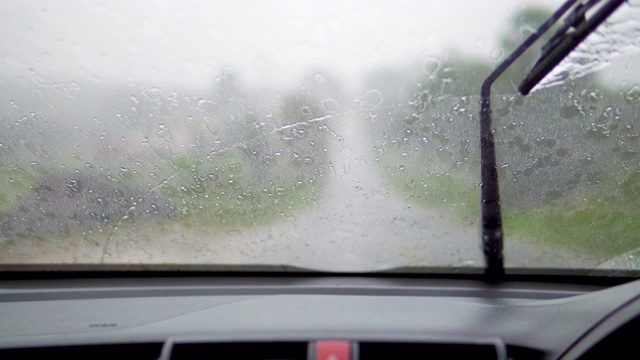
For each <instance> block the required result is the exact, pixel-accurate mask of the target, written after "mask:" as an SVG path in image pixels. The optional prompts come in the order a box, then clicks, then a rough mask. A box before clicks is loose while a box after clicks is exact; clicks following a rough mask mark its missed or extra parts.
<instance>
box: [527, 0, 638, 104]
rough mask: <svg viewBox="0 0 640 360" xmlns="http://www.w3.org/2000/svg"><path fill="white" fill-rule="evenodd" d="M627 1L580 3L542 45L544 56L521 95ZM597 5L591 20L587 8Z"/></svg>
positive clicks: (613, 0) (528, 90) (530, 75)
mask: <svg viewBox="0 0 640 360" xmlns="http://www.w3.org/2000/svg"><path fill="white" fill-rule="evenodd" d="M625 1H626V0H609V1H607V0H589V1H587V2H586V3H581V4H578V5H577V6H576V7H575V8H574V10H573V12H571V14H569V15H568V16H567V17H566V18H565V23H564V25H563V26H562V27H561V28H560V29H559V30H558V31H557V32H556V33H555V35H553V37H551V39H550V40H549V42H548V43H546V44H545V45H544V46H543V47H542V54H541V55H540V58H539V59H538V61H537V62H536V63H535V65H534V66H533V68H532V69H531V71H530V72H529V74H527V76H526V77H525V78H524V80H522V82H521V83H520V86H518V91H519V92H520V94H522V95H523V96H526V95H528V94H529V92H530V91H531V89H533V88H534V87H535V86H536V85H537V84H538V83H539V82H540V81H542V79H544V77H545V76H547V74H549V72H551V70H553V69H554V68H555V67H556V66H557V65H558V64H559V63H560V61H562V60H563V59H564V58H565V57H567V55H569V54H570V53H571V52H572V51H573V50H574V49H575V48H576V47H577V46H578V45H579V44H580V43H581V42H582V41H583V40H584V39H585V38H586V37H587V36H588V35H589V34H591V33H592V32H593V31H594V30H595V29H596V28H597V27H598V26H599V25H600V24H602V22H603V21H605V20H606V19H607V18H608V17H609V16H610V15H611V14H612V13H613V12H614V11H615V10H616V9H617V8H618V7H619V6H620V5H621V4H622V3H623V2H625ZM597 7H599V9H598V10H597V12H596V13H595V14H593V15H592V16H591V17H590V18H589V19H587V17H586V15H587V11H589V10H591V9H594V8H597Z"/></svg>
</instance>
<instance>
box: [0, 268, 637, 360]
mask: <svg viewBox="0 0 640 360" xmlns="http://www.w3.org/2000/svg"><path fill="white" fill-rule="evenodd" d="M4 275H5V276H4V277H3V280H2V281H0V359H32V358H42V357H61V358H71V359H75V358H98V359H102V358H104V359H107V358H109V359H113V358H136V359H200V358H202V359H204V358H206V359H314V360H316V359H317V360H343V359H344V360H357V359H365V360H366V359H383V358H384V359H388V358H395V359H418V358H420V359H423V358H436V359H437V358H474V359H476V358H477V359H508V358H509V359H558V358H561V359H591V358H634V357H636V356H634V355H637V354H634V351H633V349H634V345H635V342H634V339H635V337H636V334H638V330H640V321H638V320H637V318H638V315H640V281H629V280H619V281H613V280H606V279H605V280H604V281H599V282H594V281H589V279H588V278H587V279H586V280H585V279H583V278H579V279H581V281H577V282H576V281H573V280H572V279H571V278H568V277H565V278H563V277H555V278H549V279H550V280H549V279H547V280H545V278H544V277H538V278H537V279H535V280H531V279H527V278H511V279H507V281H504V282H502V283H499V284H490V283H486V282H484V281H482V279H481V278H480V277H477V278H473V277H466V276H449V277H438V276H431V277H418V276H396V275H374V276H364V275H362V276H360V275H357V274H313V275H308V274H286V273H282V274H277V273H272V274H230V275H229V274H227V275H223V274H214V275H205V274H179V275H177V274H175V273H174V274H173V275H170V274H156V275H153V276H149V275H144V274H130V273H128V274H124V273H122V274H119V275H115V276H114V275H108V274H83V275H81V276H78V277H73V276H70V275H65V276H45V277H46V278H38V277H37V276H33V275H29V276H22V277H21V276H18V277H16V276H8V274H4ZM165 275H166V276H165ZM41 276H42V275H41ZM110 276H112V277H110ZM576 279H578V278H576ZM624 281H627V282H624Z"/></svg>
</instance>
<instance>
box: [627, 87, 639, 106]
mask: <svg viewBox="0 0 640 360" xmlns="http://www.w3.org/2000/svg"><path fill="white" fill-rule="evenodd" d="M626 99H627V101H628V102H630V103H637V102H639V100H640V86H638V85H636V86H634V87H632V88H631V89H629V91H627V96H626Z"/></svg>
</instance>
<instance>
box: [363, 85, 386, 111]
mask: <svg viewBox="0 0 640 360" xmlns="http://www.w3.org/2000/svg"><path fill="white" fill-rule="evenodd" d="M364 98H365V101H366V102H367V104H368V105H369V106H372V107H376V106H378V105H380V103H381V102H382V94H381V93H380V91H378V90H376V89H372V90H369V91H367V92H366V93H365V94H364Z"/></svg>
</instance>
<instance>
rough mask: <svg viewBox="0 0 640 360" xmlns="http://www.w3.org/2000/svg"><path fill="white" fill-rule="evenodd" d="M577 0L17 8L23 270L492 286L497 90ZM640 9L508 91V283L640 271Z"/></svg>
mask: <svg viewBox="0 0 640 360" xmlns="http://www.w3.org/2000/svg"><path fill="white" fill-rule="evenodd" d="M560 4H561V2H558V1H542V2H532V1H512V0H505V1H499V0H485V1H474V2H463V1H447V2H437V3H435V2H423V1H408V0H407V1H384V0H379V1H356V0H354V1H342V0H340V1H337V0H336V1H293V0H291V1H273V2H272V1H235V2H216V1H202V2H199V1H193V2H189V3H188V4H186V5H185V4H182V3H179V2H173V1H162V2H156V1H135V2H125V1H104V2H100V1H92V2H82V1H65V2H56V3H52V2H46V1H3V2H0V6H2V11H0V22H1V23H2V24H3V31H2V32H0V44H1V45H0V46H1V49H2V50H1V52H0V53H1V54H2V55H1V58H2V62H1V63H0V69H2V70H1V71H0V94H1V96H0V127H1V129H2V130H1V131H0V264H4V265H10V264H41V265H50V266H51V267H52V268H55V266H56V265H60V264H77V265H97V266H100V265H123V264H124V265H138V266H143V267H144V266H151V265H175V266H178V267H179V266H188V265H204V266H211V268H213V269H215V267H216V266H226V265H247V266H260V265H276V266H280V265H284V266H292V267H301V268H306V269H312V270H326V271H358V272H360V271H377V270H386V269H393V268H413V267H416V268H421V269H423V271H430V269H431V270H433V269H445V271H453V270H454V269H470V270H473V269H475V268H478V269H479V268H483V267H484V260H483V254H482V248H481V235H480V222H479V219H480V217H479V208H480V206H479V189H480V155H479V154H480V144H479V138H480V134H479V111H480V110H479V104H480V85H481V83H482V81H483V80H484V78H486V77H487V76H488V75H489V73H490V72H491V71H492V70H493V68H495V67H496V66H497V65H498V64H499V63H500V62H501V61H503V60H504V58H505V57H506V56H507V55H508V54H509V53H510V52H511V51H513V50H514V49H515V48H516V47H517V46H518V45H519V43H520V42H522V40H523V39H524V38H525V37H526V36H528V35H529V34H530V33H531V32H532V31H534V29H535V28H536V27H537V26H539V25H540V24H541V23H542V22H544V21H545V20H546V19H547V18H548V17H549V16H550V15H551V14H552V12H553V10H554V9H555V8H557V7H558V6H559V5H560ZM638 11H640V10H639V9H638V8H635V7H634V6H633V3H631V4H629V5H627V4H625V5H623V6H622V8H621V9H620V11H619V12H618V13H616V14H614V17H613V18H612V19H610V20H609V21H607V23H605V25H603V26H602V27H601V28H600V29H599V30H598V31H597V32H596V33H594V34H592V35H591V36H590V37H589V38H588V39H587V41H586V42H585V43H584V44H583V45H581V46H580V47H578V48H577V49H576V51H575V52H574V54H572V55H571V56H570V57H569V58H567V59H566V60H565V62H563V63H562V64H561V66H559V67H558V69H557V70H556V71H555V72H552V73H551V74H550V75H549V77H548V78H546V79H545V81H543V82H542V83H541V84H540V85H539V86H538V87H537V88H536V89H534V92H533V93H532V94H531V95H529V96H527V97H521V96H520V95H518V94H517V84H518V82H519V81H520V80H521V79H522V78H523V77H524V76H525V75H526V73H527V70H528V69H530V68H531V66H532V64H533V63H534V62H535V60H536V58H537V56H538V55H539V51H538V50H539V48H540V46H541V45H542V44H540V46H538V47H537V48H535V47H534V49H532V50H531V51H530V52H528V53H525V56H524V57H523V59H522V60H521V61H518V62H516V63H515V64H514V66H512V67H511V68H510V69H509V70H508V71H507V72H506V73H505V74H504V75H503V76H502V77H501V78H500V79H498V81H497V82H496V83H495V85H494V87H493V98H492V101H493V109H494V110H493V114H494V132H495V133H494V135H495V138H496V155H497V161H498V168H499V172H498V175H499V178H500V192H501V200H502V203H501V205H502V209H503V226H504V249H505V250H504V256H505V266H506V268H507V269H510V268H511V269H514V268H530V269H542V268H548V269H566V268H570V269H577V270H583V271H589V270H593V269H613V270H620V269H639V268H640V262H638V261H636V260H634V259H635V258H637V257H640V250H636V249H637V248H640V235H638V234H640V222H639V221H638V220H637V219H639V218H640V213H639V211H640V210H638V207H637V204H639V203H640V156H638V151H640V143H638V138H639V137H640V135H639V132H638V131H639V130H638V127H640V123H639V122H640V117H639V116H640V114H639V111H638V105H639V104H640V68H638V65H637V64H639V63H640V62H638V60H639V59H638V56H639V55H638V54H637V53H636V51H637V49H638V45H639V44H638V39H640V36H638V35H640V34H638V32H640V23H639V22H638V17H637V15H638ZM545 39H548V37H546V38H545ZM594 64H595V65H594ZM636 255H637V256H636Z"/></svg>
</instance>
